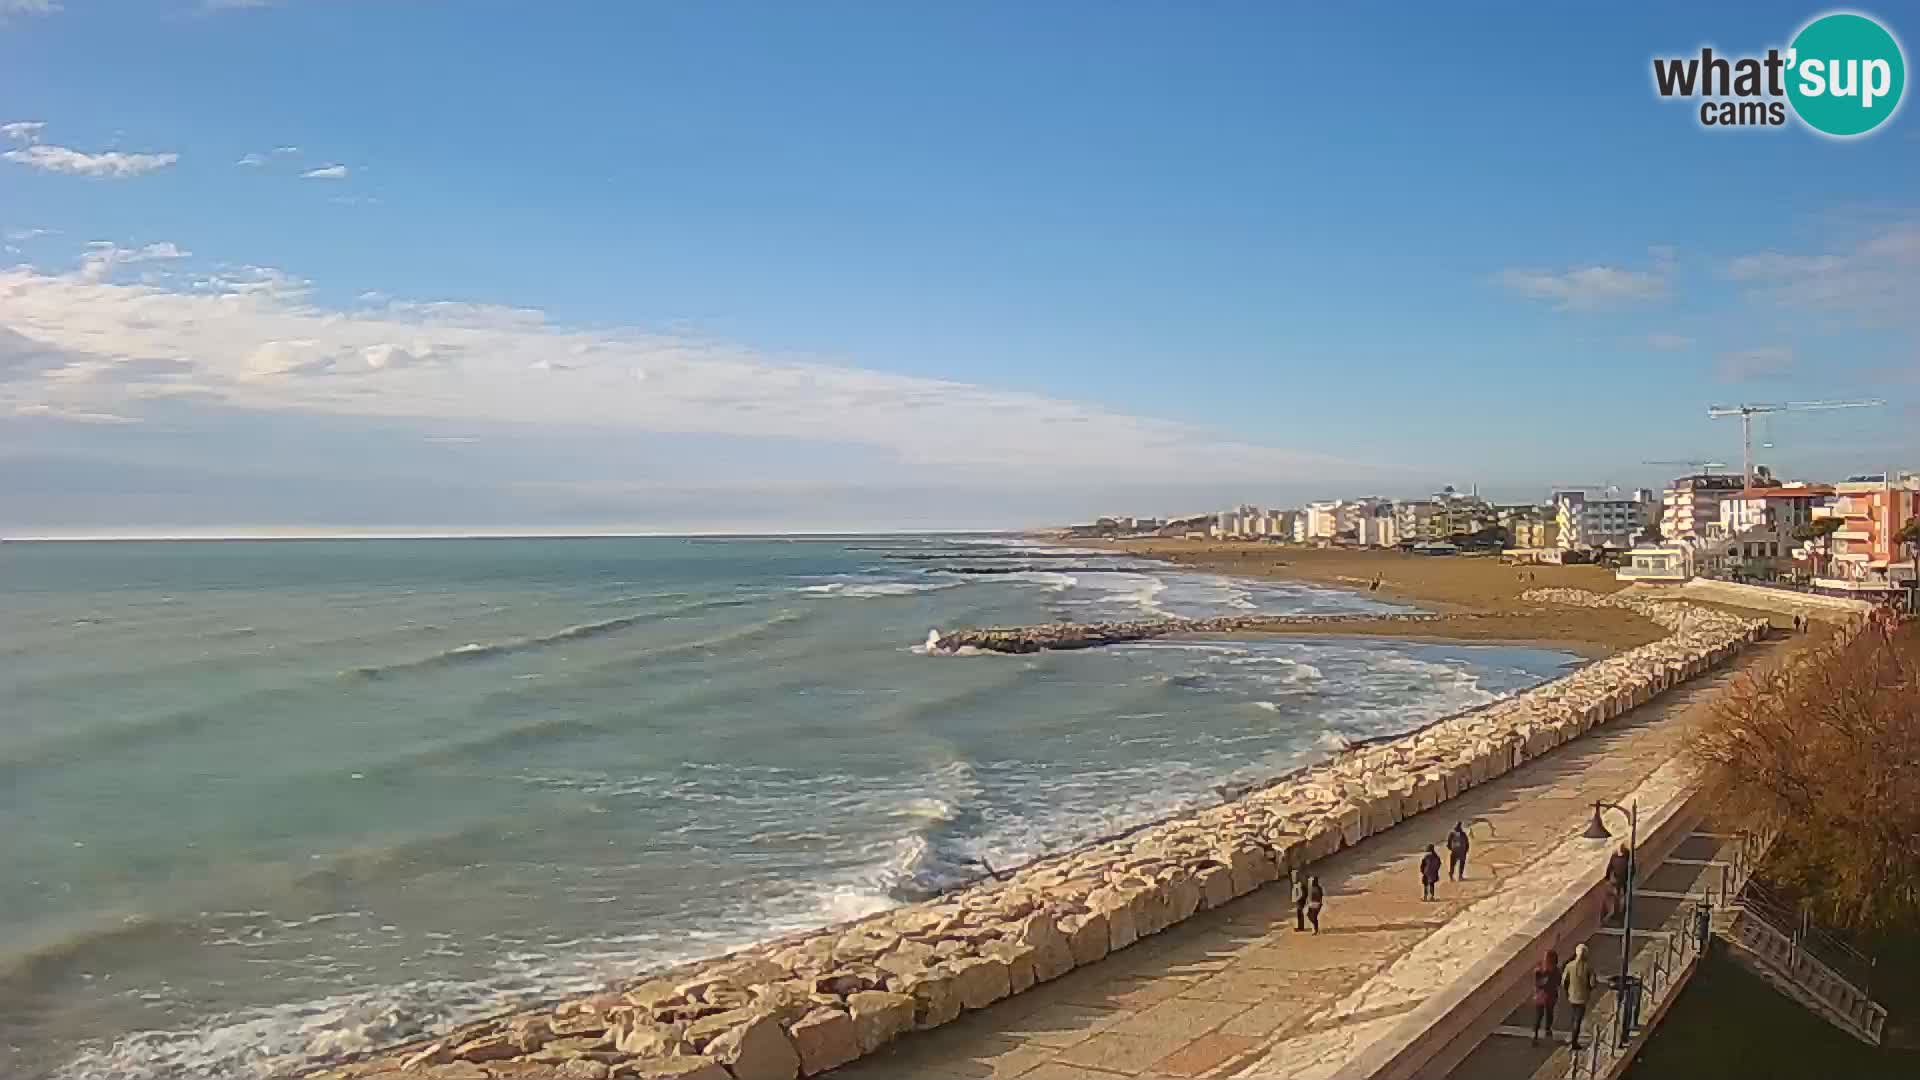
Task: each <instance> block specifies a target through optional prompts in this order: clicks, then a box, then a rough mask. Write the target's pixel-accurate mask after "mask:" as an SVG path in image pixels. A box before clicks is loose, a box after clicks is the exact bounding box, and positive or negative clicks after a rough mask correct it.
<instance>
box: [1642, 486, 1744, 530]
mask: <svg viewBox="0 0 1920 1080" xmlns="http://www.w3.org/2000/svg"><path fill="white" fill-rule="evenodd" d="M1745 486H1746V484H1745V481H1744V480H1743V479H1742V478H1741V477H1738V476H1725V475H1721V474H1716V473H1697V474H1695V475H1693V476H1682V477H1680V478H1679V479H1677V480H1675V481H1674V482H1673V483H1671V484H1669V485H1667V489H1666V491H1664V492H1662V493H1661V497H1660V535H1661V536H1664V537H1666V538H1667V539H1668V540H1683V541H1685V540H1700V539H1704V538H1705V537H1706V535H1707V531H1708V530H1707V527H1708V526H1709V525H1712V524H1714V523H1717V522H1718V521H1719V520H1720V504H1721V503H1722V502H1724V501H1725V500H1727V499H1729V498H1732V497H1733V496H1735V495H1738V494H1739V493H1740V491H1741V489H1742V488H1743V487H1745Z"/></svg>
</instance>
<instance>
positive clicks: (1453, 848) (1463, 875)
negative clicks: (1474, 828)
mask: <svg viewBox="0 0 1920 1080" xmlns="http://www.w3.org/2000/svg"><path fill="white" fill-rule="evenodd" d="M1472 846H1473V844H1472V842H1471V841H1469V840H1468V839H1467V827H1466V826H1465V825H1463V824H1461V823H1460V822H1458V821H1456V822H1454V823H1453V831H1452V832H1450V833H1448V834H1447V880H1448V881H1452V880H1454V879H1455V878H1456V877H1457V878H1459V879H1460V880H1461V881H1465V880H1466V879H1467V849H1468V848H1470V847H1472Z"/></svg>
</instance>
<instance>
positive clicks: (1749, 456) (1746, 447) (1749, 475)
mask: <svg viewBox="0 0 1920 1080" xmlns="http://www.w3.org/2000/svg"><path fill="white" fill-rule="evenodd" d="M1885 404H1886V402H1885V401H1882V400H1880V399H1879V398H1873V399H1871V400H1868V401H1782V402H1776V403H1772V404H1767V403H1759V404H1741V405H1709V406H1707V416H1708V417H1709V418H1710V419H1714V420H1718V419H1720V418H1721V417H1724V416H1737V417H1739V418H1740V447H1741V456H1740V483H1741V490H1742V491H1752V490H1753V418H1754V417H1756V416H1760V415H1762V414H1765V413H1777V412H1814V411H1816V410H1820V409H1871V408H1874V407H1875V406H1879V405H1885Z"/></svg>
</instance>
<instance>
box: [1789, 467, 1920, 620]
mask: <svg viewBox="0 0 1920 1080" xmlns="http://www.w3.org/2000/svg"><path fill="white" fill-rule="evenodd" d="M1916 515H1920V474H1916V473H1905V474H1901V475H1899V476H1897V477H1889V476H1856V477H1852V478H1850V479H1848V480H1847V481H1846V482H1845V483H1840V484H1835V485H1834V498H1833V501H1832V502H1831V503H1829V504H1828V505H1826V506H1816V507H1814V508H1813V509H1812V520H1815V521H1818V520H1820V519H1822V518H1839V519H1840V521H1841V525H1840V529H1839V531H1838V532H1836V533H1834V534H1833V538H1832V540H1831V552H1830V553H1829V552H1826V551H1823V550H1822V546H1821V545H1819V544H1809V545H1807V546H1806V547H1805V548H1803V549H1801V552H1800V554H1803V555H1804V557H1806V558H1807V559H1808V561H1809V562H1811V563H1812V564H1813V565H1814V567H1815V570H1814V578H1813V585H1814V587H1815V588H1817V589H1821V590H1824V591H1828V592H1842V593H1848V594H1852V595H1864V596H1871V595H1872V594H1874V593H1882V594H1885V593H1893V592H1899V591H1904V590H1906V589H1908V588H1910V587H1911V586H1912V585H1913V581H1914V573H1913V553H1912V551H1911V550H1910V549H1908V548H1907V546H1906V545H1904V544H1901V543H1899V542H1897V541H1895V540H1894V539H1893V535H1894V534H1895V533H1897V532H1899V531H1900V529H1901V527H1902V526H1903V525H1905V524H1906V523H1907V522H1908V521H1911V520H1913V518H1914V517H1915V516H1916Z"/></svg>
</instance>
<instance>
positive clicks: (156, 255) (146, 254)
mask: <svg viewBox="0 0 1920 1080" xmlns="http://www.w3.org/2000/svg"><path fill="white" fill-rule="evenodd" d="M87 248H88V250H87V252H86V254H84V255H82V256H80V276H81V277H83V278H85V279H86V280H88V281H100V280H102V279H104V278H107V277H109V276H111V275H112V274H113V271H114V269H115V268H116V267H121V266H126V265H129V264H131V263H143V262H156V261H162V260H169V259H186V258H191V257H192V256H193V252H191V251H182V250H181V249H180V248H179V247H178V246H177V245H175V244H174V243H173V242H172V241H165V242H162V243H158V244H148V245H147V246H145V247H138V248H123V247H120V246H118V245H116V244H110V243H107V242H106V241H98V240H97V241H95V242H93V243H91V244H88V245H87Z"/></svg>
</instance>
